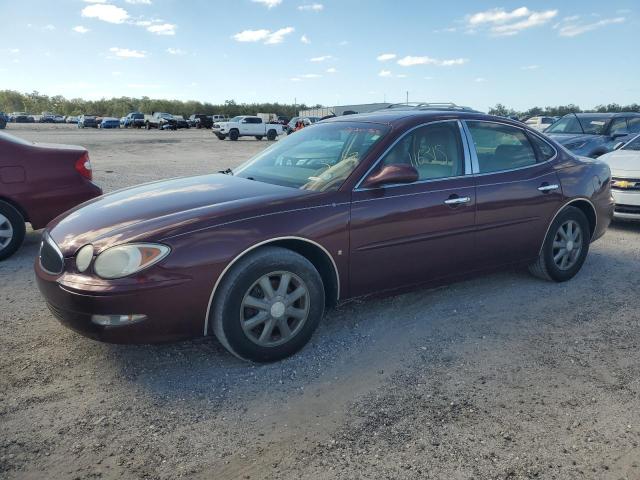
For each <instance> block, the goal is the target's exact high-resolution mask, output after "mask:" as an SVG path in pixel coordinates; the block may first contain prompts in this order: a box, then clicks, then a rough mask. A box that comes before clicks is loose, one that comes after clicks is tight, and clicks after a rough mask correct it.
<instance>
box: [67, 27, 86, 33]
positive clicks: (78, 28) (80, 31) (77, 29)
mask: <svg viewBox="0 0 640 480" xmlns="http://www.w3.org/2000/svg"><path fill="white" fill-rule="evenodd" d="M71 30H73V31H74V32H77V33H87V32H88V31H89V29H88V28H87V27H83V26H82V25H77V26H75V27H73V28H72V29H71Z"/></svg>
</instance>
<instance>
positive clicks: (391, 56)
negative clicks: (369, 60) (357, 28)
mask: <svg viewBox="0 0 640 480" xmlns="http://www.w3.org/2000/svg"><path fill="white" fill-rule="evenodd" d="M396 56H397V55H396V54H395V53H383V54H381V55H378V56H377V57H376V60H378V61H379V62H387V61H389V60H393V59H394V58H396Z"/></svg>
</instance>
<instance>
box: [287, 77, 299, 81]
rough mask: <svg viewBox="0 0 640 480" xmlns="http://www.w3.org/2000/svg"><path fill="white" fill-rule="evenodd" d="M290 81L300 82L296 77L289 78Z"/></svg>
mask: <svg viewBox="0 0 640 480" xmlns="http://www.w3.org/2000/svg"><path fill="white" fill-rule="evenodd" d="M290 80H291V81H292V82H300V81H301V80H300V79H299V78H298V77H291V78H290Z"/></svg>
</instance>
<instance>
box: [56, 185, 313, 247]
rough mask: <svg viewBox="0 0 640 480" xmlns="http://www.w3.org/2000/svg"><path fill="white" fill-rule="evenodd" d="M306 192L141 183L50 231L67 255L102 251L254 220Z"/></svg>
mask: <svg viewBox="0 0 640 480" xmlns="http://www.w3.org/2000/svg"><path fill="white" fill-rule="evenodd" d="M313 195H317V194H314V193H312V192H308V191H305V190H298V189H294V188H287V187H280V186H277V185H271V184H267V183H262V182H256V181H252V180H247V179H244V178H239V177H233V176H230V175H223V174H213V175H203V176H198V177H185V178H177V179H173V180H165V181H160V182H153V183H148V184H144V185H140V186H137V187H133V188H128V189H124V190H119V191H116V192H114V193H111V194H108V195H104V196H102V197H99V198H97V199H95V200H91V201H89V202H87V203H84V204H82V205H80V206H79V207H76V208H75V209H73V210H70V211H69V212H67V213H65V214H64V215H62V216H60V217H58V218H56V219H55V220H53V221H52V222H51V223H50V224H49V225H48V226H47V229H48V230H49V233H50V235H51V237H52V238H53V239H54V241H55V242H56V243H57V244H58V246H59V247H60V250H61V251H62V253H63V255H64V256H65V257H67V256H72V255H74V254H75V252H76V251H77V250H78V249H79V248H80V247H82V246H83V245H86V244H88V243H91V244H93V245H94V247H95V248H96V250H97V251H101V250H104V249H105V248H108V247H110V246H112V245H115V244H120V243H127V242H133V241H161V240H162V239H163V238H167V237H169V236H172V235H177V234H180V233H185V232H189V231H193V230H196V229H200V228H207V227H211V226H215V225H219V224H221V223H226V222H229V221H234V220H238V219H242V218H246V217H248V216H254V215H257V214H260V213H261V212H264V211H265V210H267V211H268V209H269V208H272V209H273V208H274V207H278V206H279V205H281V204H282V203H284V202H289V201H291V200H292V199H294V198H296V197H301V196H313Z"/></svg>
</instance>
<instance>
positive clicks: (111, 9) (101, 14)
mask: <svg viewBox="0 0 640 480" xmlns="http://www.w3.org/2000/svg"><path fill="white" fill-rule="evenodd" d="M82 16H83V17H87V18H97V19H98V20H102V21H103V22H109V23H124V22H125V20H127V19H128V18H129V14H128V13H127V11H126V10H125V9H124V8H120V7H116V6H115V5H107V4H97V3H96V4H93V5H89V6H86V7H84V8H83V9H82Z"/></svg>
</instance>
